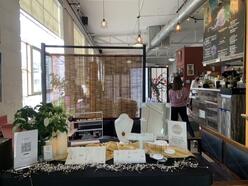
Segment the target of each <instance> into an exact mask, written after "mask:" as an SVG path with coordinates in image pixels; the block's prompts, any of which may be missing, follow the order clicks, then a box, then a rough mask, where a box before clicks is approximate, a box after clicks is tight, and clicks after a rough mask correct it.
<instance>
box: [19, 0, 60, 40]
mask: <svg viewBox="0 0 248 186" xmlns="http://www.w3.org/2000/svg"><path fill="white" fill-rule="evenodd" d="M20 6H21V8H22V9H23V10H24V11H25V12H27V13H28V14H30V15H31V16H32V17H34V18H35V19H36V20H37V21H39V22H40V23H41V24H42V25H44V26H45V27H47V28H48V29H49V30H51V31H52V32H53V33H55V34H56V35H58V36H59V37H62V7H61V5H60V3H59V2H58V0H20Z"/></svg>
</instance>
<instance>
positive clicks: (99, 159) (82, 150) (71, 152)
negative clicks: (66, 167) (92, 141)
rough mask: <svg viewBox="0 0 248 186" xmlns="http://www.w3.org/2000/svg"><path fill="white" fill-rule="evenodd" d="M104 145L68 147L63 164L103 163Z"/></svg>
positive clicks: (104, 155)
mask: <svg viewBox="0 0 248 186" xmlns="http://www.w3.org/2000/svg"><path fill="white" fill-rule="evenodd" d="M105 161H106V147H69V148H68V156H67V159H66V162H65V164H93V163H105Z"/></svg>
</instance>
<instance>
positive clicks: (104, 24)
mask: <svg viewBox="0 0 248 186" xmlns="http://www.w3.org/2000/svg"><path fill="white" fill-rule="evenodd" d="M102 17H103V18H102V21H101V27H102V28H106V27H107V21H106V19H105V15H104V0H103V1H102Z"/></svg>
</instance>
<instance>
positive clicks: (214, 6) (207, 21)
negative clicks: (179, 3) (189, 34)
mask: <svg viewBox="0 0 248 186" xmlns="http://www.w3.org/2000/svg"><path fill="white" fill-rule="evenodd" d="M244 25H245V1H244V0H222V1H218V0H208V2H207V3H206V5H205V9H204V43H203V49H204V50H203V61H204V62H206V63H207V62H209V61H227V60H230V59H237V58H240V57H243V52H244V34H245V26H244ZM216 59H218V60H216Z"/></svg>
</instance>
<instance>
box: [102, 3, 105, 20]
mask: <svg viewBox="0 0 248 186" xmlns="http://www.w3.org/2000/svg"><path fill="white" fill-rule="evenodd" d="M104 13H105V12H104V0H103V1H102V16H103V19H105V14H104Z"/></svg>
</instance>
